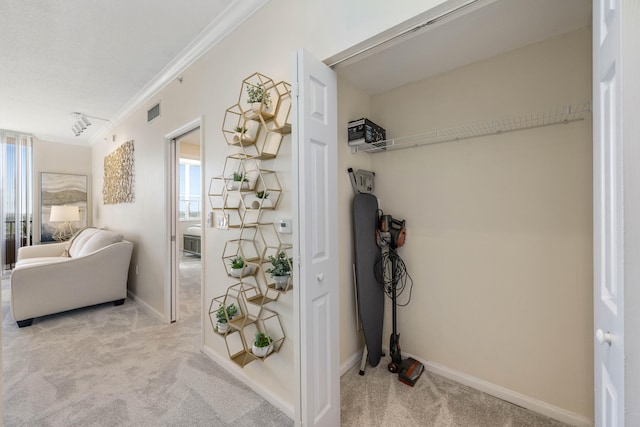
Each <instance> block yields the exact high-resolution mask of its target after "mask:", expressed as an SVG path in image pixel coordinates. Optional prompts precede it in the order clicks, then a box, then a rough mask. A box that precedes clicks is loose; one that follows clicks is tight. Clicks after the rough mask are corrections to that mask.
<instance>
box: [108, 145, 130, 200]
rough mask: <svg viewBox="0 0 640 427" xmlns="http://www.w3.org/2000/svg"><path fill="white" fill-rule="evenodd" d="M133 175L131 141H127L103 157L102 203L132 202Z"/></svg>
mask: <svg viewBox="0 0 640 427" xmlns="http://www.w3.org/2000/svg"><path fill="white" fill-rule="evenodd" d="M133 177H134V174H133V141H127V142H125V143H124V144H122V145H121V146H120V147H118V148H117V149H116V151H114V152H113V153H111V154H109V155H108V156H107V157H105V158H104V181H103V187H102V198H103V203H104V204H105V205H113V204H116V203H130V202H133Z"/></svg>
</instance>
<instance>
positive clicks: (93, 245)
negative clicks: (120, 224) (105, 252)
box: [72, 230, 124, 257]
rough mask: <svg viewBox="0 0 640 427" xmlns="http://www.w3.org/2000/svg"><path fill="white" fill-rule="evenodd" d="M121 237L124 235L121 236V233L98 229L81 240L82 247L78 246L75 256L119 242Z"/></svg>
mask: <svg viewBox="0 0 640 427" xmlns="http://www.w3.org/2000/svg"><path fill="white" fill-rule="evenodd" d="M123 238H124V236H122V234H118V233H114V232H113V231H109V230H98V231H97V232H96V233H93V234H92V235H91V236H90V237H89V238H88V239H87V240H86V241H84V242H83V245H82V248H80V250H79V251H78V254H77V255H75V256H76V257H79V256H84V255H88V254H90V253H92V252H95V251H97V250H99V249H102V248H104V247H106V246H109V245H112V244H114V243H118V242H121V241H122V239H123ZM74 246H75V244H74ZM72 256H73V255H72Z"/></svg>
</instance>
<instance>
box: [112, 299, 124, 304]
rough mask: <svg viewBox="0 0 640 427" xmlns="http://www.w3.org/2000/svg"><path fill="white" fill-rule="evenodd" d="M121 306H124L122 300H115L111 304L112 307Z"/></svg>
mask: <svg viewBox="0 0 640 427" xmlns="http://www.w3.org/2000/svg"><path fill="white" fill-rule="evenodd" d="M122 304H124V298H122V299H119V300H116V301H114V302H113V305H122Z"/></svg>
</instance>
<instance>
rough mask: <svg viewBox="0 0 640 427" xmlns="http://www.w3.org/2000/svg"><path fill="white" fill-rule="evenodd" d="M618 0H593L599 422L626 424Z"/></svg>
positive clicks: (612, 425)
mask: <svg viewBox="0 0 640 427" xmlns="http://www.w3.org/2000/svg"><path fill="white" fill-rule="evenodd" d="M620 25H621V19H620V4H619V2H618V1H613V0H594V2H593V64H594V67H593V81H594V85H593V97H594V100H593V144H594V146H593V168H594V169H593V177H594V183H593V202H594V212H593V213H594V218H593V220H594V232H593V245H594V301H593V302H594V327H595V334H596V339H595V350H594V362H595V372H594V382H595V396H594V406H595V425H596V426H597V427H605V426H606V427H621V426H623V425H624V253H623V250H624V234H623V232H624V224H623V218H624V211H623V207H624V204H623V175H622V172H623V170H622V166H623V157H622V116H621V90H620Z"/></svg>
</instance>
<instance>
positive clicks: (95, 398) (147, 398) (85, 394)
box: [2, 257, 563, 427]
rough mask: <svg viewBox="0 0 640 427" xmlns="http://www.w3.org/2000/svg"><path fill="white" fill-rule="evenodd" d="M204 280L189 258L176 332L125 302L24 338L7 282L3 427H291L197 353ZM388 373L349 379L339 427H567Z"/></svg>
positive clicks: (431, 379) (463, 391)
mask: <svg viewBox="0 0 640 427" xmlns="http://www.w3.org/2000/svg"><path fill="white" fill-rule="evenodd" d="M199 269H200V265H199V259H198V258H194V257H185V258H183V262H182V263H181V269H180V277H181V284H182V285H181V288H180V291H181V294H180V313H181V321H179V322H178V323H175V324H172V325H165V324H162V323H160V322H159V321H157V320H156V319H155V318H152V317H150V316H149V315H147V314H146V313H145V312H144V311H143V310H142V309H140V308H139V307H138V306H137V305H136V304H135V303H133V302H131V301H129V300H127V301H126V302H125V304H124V305H122V306H119V307H114V306H113V305H111V304H105V305H100V306H96V307H90V308H85V309H80V310H74V311H72V312H67V313H63V314H57V315H52V316H46V317H43V318H39V319H36V320H35V321H34V324H33V326H31V327H28V328H23V329H18V327H17V326H16V324H15V322H14V320H13V318H12V317H11V313H10V309H9V299H8V296H9V292H10V291H9V289H8V281H7V280H3V281H2V316H3V317H2V326H3V330H2V335H3V348H2V351H3V380H4V385H3V391H4V396H3V401H4V426H5V427H10V426H54V427H57V426H65V427H66V426H83V427H84V426H226V425H233V426H238V427H240V426H291V425H293V422H292V420H291V419H289V418H288V417H287V416H286V415H284V414H283V413H282V412H280V411H279V410H277V409H276V408H275V407H273V406H272V405H271V404H269V403H268V402H266V401H265V400H264V399H262V398H261V397H260V396H258V395H257V394H255V393H254V392H253V391H252V390H250V389H249V388H247V387H246V386H244V385H243V384H241V383H239V382H238V381H237V380H235V378H233V377H232V376H231V375H229V374H227V373H226V372H225V371H224V370H223V369H222V368H221V367H220V366H219V365H218V364H216V363H215V362H213V361H211V360H210V359H208V358H207V357H205V356H204V355H203V354H201V353H200V352H199V350H198V343H199V339H200V338H199V336H200V324H199V321H200V285H199V280H200V270H199ZM383 362H384V363H383ZM383 362H381V363H380V364H379V365H378V366H377V367H376V368H372V367H370V366H368V367H367V370H366V374H365V375H364V376H360V375H358V371H359V366H355V367H354V368H353V369H351V370H350V371H349V372H347V373H346V374H345V375H344V376H343V377H342V379H341V417H342V425H343V426H358V427H360V426H367V427H369V426H380V427H382V426H385V427H386V426H407V427H411V426H416V427H417V426H437V427H450V426H464V427H475V426H478V427H480V426H487V427H489V426H490V427H494V426H504V427H520V426H521V427H527V426H531V427H533V426H535V427H558V426H562V425H563V424H561V423H559V422H556V421H554V420H550V419H547V418H545V417H542V416H540V415H537V414H535V413H533V412H530V411H528V410H526V409H523V408H520V407H517V406H515V405H512V404H510V403H507V402H504V401H502V400H500V399H496V398H494V397H492V396H489V395H487V394H485V393H482V392H479V391H476V390H473V389H471V388H469V387H466V386H463V385H460V384H457V383H454V382H452V381H449V380H446V379H444V378H442V377H439V376H437V375H434V374H430V373H427V372H425V373H423V374H422V376H421V377H420V379H419V380H418V383H417V384H416V386H415V387H413V388H411V387H409V386H407V385H404V384H402V383H400V382H399V381H398V378H397V375H392V374H391V373H389V372H388V370H387V368H386V363H387V361H384V360H383Z"/></svg>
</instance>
